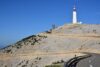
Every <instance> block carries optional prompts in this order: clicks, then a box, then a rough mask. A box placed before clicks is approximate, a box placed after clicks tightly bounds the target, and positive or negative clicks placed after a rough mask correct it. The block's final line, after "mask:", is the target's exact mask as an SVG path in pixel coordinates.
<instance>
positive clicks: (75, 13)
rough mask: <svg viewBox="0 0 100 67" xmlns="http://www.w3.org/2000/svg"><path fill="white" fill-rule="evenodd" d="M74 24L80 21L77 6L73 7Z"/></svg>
mask: <svg viewBox="0 0 100 67" xmlns="http://www.w3.org/2000/svg"><path fill="white" fill-rule="evenodd" d="M73 24H78V22H77V12H76V7H75V6H74V8H73Z"/></svg>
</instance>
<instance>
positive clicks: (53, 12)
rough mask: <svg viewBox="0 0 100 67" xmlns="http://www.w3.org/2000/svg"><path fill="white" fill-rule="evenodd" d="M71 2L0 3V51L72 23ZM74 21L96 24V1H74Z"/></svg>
mask: <svg viewBox="0 0 100 67" xmlns="http://www.w3.org/2000/svg"><path fill="white" fill-rule="evenodd" d="M74 2H75V1H74V0H0V47H1V48H2V47H5V46H7V45H10V44H13V43H15V42H17V41H19V40H21V39H23V38H25V37H27V36H30V35H33V34H38V33H40V32H43V31H46V30H49V29H51V26H52V24H55V25H56V26H61V25H64V24H70V23H71V22H72V11H73V5H74ZM76 8H77V15H78V21H79V22H80V21H81V22H82V23H83V24H100V0H76Z"/></svg>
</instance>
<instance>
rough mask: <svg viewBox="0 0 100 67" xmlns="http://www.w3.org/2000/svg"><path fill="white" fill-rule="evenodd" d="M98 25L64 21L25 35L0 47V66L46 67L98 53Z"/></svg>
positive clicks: (99, 40) (99, 47)
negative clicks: (56, 25) (87, 53)
mask: <svg viewBox="0 0 100 67" xmlns="http://www.w3.org/2000/svg"><path fill="white" fill-rule="evenodd" d="M99 50H100V25H96V24H65V25H63V26H60V27H57V28H54V29H51V30H49V31H46V32H42V33H39V34H37V35H31V36H29V37H26V38H24V39H22V40H20V41H18V42H17V43H15V44H13V45H10V46H8V47H5V48H3V49H1V50H0V66H1V67H46V65H50V64H52V63H54V62H57V61H60V60H63V61H67V60H68V59H70V58H72V57H74V56H75V55H77V56H78V55H83V54H82V52H93V53H99Z"/></svg>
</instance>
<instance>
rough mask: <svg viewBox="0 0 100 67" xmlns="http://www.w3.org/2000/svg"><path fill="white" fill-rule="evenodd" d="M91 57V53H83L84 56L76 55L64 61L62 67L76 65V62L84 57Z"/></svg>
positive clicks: (74, 66) (73, 66)
mask: <svg viewBox="0 0 100 67" xmlns="http://www.w3.org/2000/svg"><path fill="white" fill-rule="evenodd" d="M88 57H91V55H84V56H78V57H74V58H72V59H70V60H69V61H67V62H65V65H64V67H76V66H77V63H78V62H79V61H80V60H82V59H85V58H88Z"/></svg>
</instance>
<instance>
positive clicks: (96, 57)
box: [77, 53, 100, 67]
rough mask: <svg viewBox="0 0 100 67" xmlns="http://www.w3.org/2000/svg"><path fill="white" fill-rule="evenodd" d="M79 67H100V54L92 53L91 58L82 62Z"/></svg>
mask: <svg viewBox="0 0 100 67" xmlns="http://www.w3.org/2000/svg"><path fill="white" fill-rule="evenodd" d="M77 67H100V54H95V53H92V54H91V57H89V58H86V59H83V60H81V61H80V62H79V63H78V64H77Z"/></svg>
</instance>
